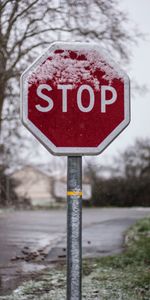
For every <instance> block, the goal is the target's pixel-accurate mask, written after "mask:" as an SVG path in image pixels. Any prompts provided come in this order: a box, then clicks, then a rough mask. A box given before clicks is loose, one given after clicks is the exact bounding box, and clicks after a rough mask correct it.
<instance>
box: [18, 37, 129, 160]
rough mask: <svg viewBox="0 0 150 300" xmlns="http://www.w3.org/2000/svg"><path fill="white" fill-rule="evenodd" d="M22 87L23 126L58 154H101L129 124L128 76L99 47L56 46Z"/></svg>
mask: <svg viewBox="0 0 150 300" xmlns="http://www.w3.org/2000/svg"><path fill="white" fill-rule="evenodd" d="M21 89H22V120H23V123H24V125H25V126H26V127H27V128H28V129H29V130H30V131H31V132H32V133H33V134H34V135H35V136H36V137H37V138H38V139H39V141H40V142H41V143H42V144H43V145H44V146H45V147H46V148H47V149H48V150H50V151H51V152H52V153H53V154H56V155H59V154H60V155H84V154H85V155H88V154H89V155H92V154H99V153H100V152H102V151H103V150H104V149H105V148H106V146H107V145H108V144H109V143H110V142H111V141H112V140H113V139H114V138H115V137H116V136H117V135H118V134H119V133H120V132H121V131H122V130H123V129H124V128H125V127H126V126H127V125H128V123H129V119H130V113H129V78H128V76H127V75H126V74H125V73H124V72H123V71H122V70H120V68H119V67H118V66H117V65H116V64H115V63H114V62H113V61H112V60H111V59H110V58H109V57H107V55H106V54H105V53H104V52H103V51H102V49H101V48H100V47H99V46H98V45H91V44H89V43H86V44H85V43H61V42H57V43H54V44H52V45H51V46H50V47H49V49H48V50H47V51H46V52H45V53H44V54H43V55H42V56H40V57H39V58H38V59H37V60H36V61H35V62H34V63H33V64H32V65H31V66H30V67H29V68H28V69H27V70H26V71H25V72H24V73H23V74H22V77H21Z"/></svg>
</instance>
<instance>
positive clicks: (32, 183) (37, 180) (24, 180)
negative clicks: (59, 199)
mask: <svg viewBox="0 0 150 300" xmlns="http://www.w3.org/2000/svg"><path fill="white" fill-rule="evenodd" d="M11 176H12V177H13V178H14V179H15V180H16V181H17V182H18V185H17V187H16V188H15V191H16V193H17V195H18V196H19V197H23V198H27V199H29V200H30V202H31V204H32V205H33V206H50V205H53V204H54V203H55V199H54V197H53V193H52V188H53V178H51V177H50V176H49V175H47V174H46V173H44V172H43V171H41V170H39V169H38V168H36V167H33V166H25V167H23V168H22V169H20V170H17V171H16V172H14V173H13V174H12V175H11Z"/></svg>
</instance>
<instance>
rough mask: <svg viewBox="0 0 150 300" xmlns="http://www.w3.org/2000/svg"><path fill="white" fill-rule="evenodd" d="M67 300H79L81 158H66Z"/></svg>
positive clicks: (80, 265)
mask: <svg viewBox="0 0 150 300" xmlns="http://www.w3.org/2000/svg"><path fill="white" fill-rule="evenodd" d="M67 202H68V217H67V300H81V298H82V295H81V278H82V275H81V273H82V243H81V240H82V157H81V156H69V157H68V177H67Z"/></svg>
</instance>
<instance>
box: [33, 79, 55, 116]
mask: <svg viewBox="0 0 150 300" xmlns="http://www.w3.org/2000/svg"><path fill="white" fill-rule="evenodd" d="M44 89H45V90H47V91H51V90H52V88H51V86H50V85H48V84H40V85H39V86H38V88H37V95H38V97H40V98H42V99H43V100H44V101H46V102H47V103H48V105H47V106H41V105H40V104H37V105H35V107H36V109H37V110H39V111H41V112H48V111H50V110H51V109H52V108H53V106H54V103H53V100H52V99H51V98H50V97H48V96H47V95H45V94H43V92H42V90H44Z"/></svg>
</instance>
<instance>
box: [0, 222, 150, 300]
mask: <svg viewBox="0 0 150 300" xmlns="http://www.w3.org/2000/svg"><path fill="white" fill-rule="evenodd" d="M65 270H66V267H65V266H64V265H63V266H62V265H59V266H58V267H57V268H55V269H53V270H52V269H49V270H47V271H45V273H44V274H43V275H41V276H37V279H36V280H34V281H31V280H30V281H28V282H26V283H24V284H23V285H22V286H20V287H19V288H18V289H17V290H15V291H14V292H13V294H12V295H10V296H5V297H3V296H1V297H0V300H29V299H32V300H65V299H66V273H65ZM82 298H83V299H84V300H92V299H93V300H149V299H150V218H145V219H143V220H140V221H138V222H137V223H136V225H134V226H133V227H131V228H130V229H129V230H128V232H127V233H126V237H125V251H124V253H122V254H120V255H115V256H109V257H102V258H99V259H93V260H84V261H83V297H82Z"/></svg>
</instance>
